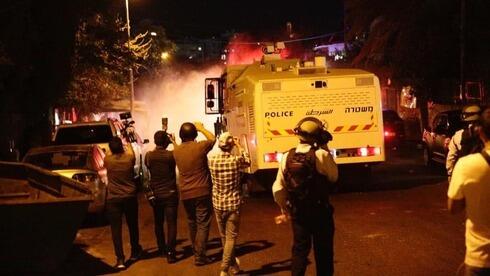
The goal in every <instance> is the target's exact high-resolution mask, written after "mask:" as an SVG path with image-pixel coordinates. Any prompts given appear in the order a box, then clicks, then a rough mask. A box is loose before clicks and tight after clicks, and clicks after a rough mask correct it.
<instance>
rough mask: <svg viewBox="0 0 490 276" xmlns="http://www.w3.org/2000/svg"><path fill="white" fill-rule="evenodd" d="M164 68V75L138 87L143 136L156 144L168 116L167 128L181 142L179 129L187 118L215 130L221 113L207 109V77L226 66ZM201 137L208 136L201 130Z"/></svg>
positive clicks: (138, 124)
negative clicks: (209, 113)
mask: <svg viewBox="0 0 490 276" xmlns="http://www.w3.org/2000/svg"><path fill="white" fill-rule="evenodd" d="M162 70H163V71H162V76H163V77H162V78H161V79H158V80H157V81H155V82H153V83H145V84H142V85H141V86H140V87H139V88H138V89H139V90H138V94H139V95H140V98H141V100H142V101H143V103H144V107H143V110H142V111H140V112H136V113H135V117H136V122H137V126H136V127H137V128H138V130H139V131H140V132H141V135H142V136H143V138H147V139H149V140H150V142H151V144H153V134H154V133H155V132H156V131H157V130H161V129H162V118H168V130H167V132H169V133H174V134H175V136H176V140H177V143H180V142H181V140H180V138H179V135H178V132H179V129H180V126H181V125H182V123H184V122H196V121H198V122H202V123H203V124H204V126H205V128H206V129H208V130H209V131H211V132H213V133H214V122H215V121H216V119H217V117H218V115H206V114H205V113H204V110H205V108H204V107H205V105H204V104H205V101H204V80H205V78H207V77H219V76H220V75H221V73H222V70H223V68H222V67H221V66H213V67H208V68H205V69H202V70H196V69H188V68H185V67H183V66H177V65H174V66H172V67H167V68H165V69H162ZM201 139H205V137H204V136H203V135H202V134H201V133H199V136H198V138H197V140H201Z"/></svg>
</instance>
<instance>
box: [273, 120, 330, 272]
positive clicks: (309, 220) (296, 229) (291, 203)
mask: <svg viewBox="0 0 490 276" xmlns="http://www.w3.org/2000/svg"><path fill="white" fill-rule="evenodd" d="M295 132H296V134H297V136H298V138H299V140H300V141H299V144H298V145H297V146H296V148H293V149H291V150H290V151H289V152H287V153H286V154H284V156H283V158H282V160H281V163H280V164H279V169H278V172H277V177H276V180H275V182H274V184H273V187H272V192H273V195H274V199H275V201H276V203H277V204H278V205H279V207H281V211H282V213H283V215H281V216H279V217H277V218H276V223H281V222H283V221H287V220H288V218H291V224H292V229H293V239H294V240H293V247H292V263H291V274H292V275H304V274H305V271H306V266H307V264H308V262H307V258H308V254H309V252H310V249H311V244H312V241H313V248H314V253H315V263H316V273H317V275H322V276H324V275H333V270H334V269H333V235H334V220H333V207H332V205H330V202H329V198H328V195H329V191H330V190H331V187H332V185H333V183H335V182H336V181H337V178H338V169H337V164H336V163H335V161H334V160H333V157H332V155H331V154H330V152H329V149H328V146H327V143H328V141H330V140H331V139H332V136H331V135H330V133H328V131H327V130H326V129H325V127H324V125H323V123H322V122H321V121H320V120H318V119H316V118H314V117H306V118H304V119H302V120H301V121H300V122H299V123H298V125H297V126H296V128H295ZM293 162H294V163H293ZM300 163H304V164H303V166H304V168H306V169H304V168H301V169H297V170H295V167H294V166H301V164H300ZM295 164H296V165H295ZM298 164H300V165H298ZM308 169H309V170H310V173H309V174H308V173H307V174H306V175H305V174H304V173H301V170H306V171H308ZM295 174H296V175H295ZM298 176H299V179H298ZM302 181H303V182H302ZM295 183H296V184H295ZM298 183H299V184H298ZM295 185H296V186H301V185H302V186H303V187H304V188H298V189H295V188H294V187H295Z"/></svg>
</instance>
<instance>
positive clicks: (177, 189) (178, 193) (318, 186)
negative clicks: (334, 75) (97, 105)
mask: <svg viewBox="0 0 490 276" xmlns="http://www.w3.org/2000/svg"><path fill="white" fill-rule="evenodd" d="M296 131H297V135H298V137H299V138H300V140H299V141H300V143H299V144H298V146H297V147H296V148H294V149H292V150H291V152H289V156H290V157H289V158H288V157H286V158H284V159H283V160H284V162H282V163H281V165H280V169H279V171H278V174H277V179H276V181H275V183H274V188H273V194H274V198H275V200H276V202H277V203H278V205H279V206H280V208H281V211H282V215H281V216H279V217H278V218H277V219H278V220H279V221H278V222H277V223H281V222H284V221H291V224H292V225H293V235H294V240H293V249H292V255H293V257H292V260H293V261H292V274H293V275H304V273H305V270H306V265H307V260H306V258H307V256H308V253H309V251H310V247H311V243H312V242H313V246H314V253H315V258H316V264H317V271H318V272H317V274H318V275H332V274H333V233H334V225H333V208H332V206H331V205H330V203H329V201H328V193H329V190H330V186H331V184H333V183H334V182H336V180H337V176H338V171H337V165H336V164H335V162H334V160H333V157H332V156H331V155H330V152H329V150H328V147H327V143H328V141H329V140H331V135H330V134H329V133H328V132H327V131H326V129H325V128H324V126H323V123H322V122H320V121H319V120H317V119H315V118H312V117H309V118H306V119H304V120H302V121H300V123H298V125H297V127H296ZM199 132H200V133H202V134H203V135H204V137H205V138H206V139H205V140H202V141H196V138H197V136H198V133H199ZM179 136H180V139H181V141H182V142H181V143H180V144H178V143H177V142H176V141H175V137H174V136H173V135H172V134H169V133H167V132H166V131H163V130H160V131H157V132H156V133H155V134H154V143H155V145H156V147H155V149H154V150H152V151H149V152H148V153H147V154H146V155H145V161H144V162H145V165H146V167H147V168H148V170H149V175H150V178H149V184H148V186H149V188H150V189H151V191H152V197H154V199H152V201H151V202H150V203H151V205H152V208H153V214H154V228H155V237H156V241H157V245H158V252H159V253H160V254H161V255H163V256H165V257H166V258H167V262H168V263H174V262H176V261H177V260H178V259H177V256H176V255H177V254H176V237H177V211H178V206H179V203H180V202H182V204H183V205H184V210H185V212H186V215H187V222H188V230H189V238H190V241H191V246H192V250H193V253H194V264H195V265H196V266H202V265H206V264H209V263H211V262H213V261H214V260H213V259H211V258H210V257H208V256H207V255H206V244H207V241H208V236H209V228H210V223H211V219H212V215H213V213H214V216H215V219H216V222H217V226H218V231H219V234H220V237H221V242H222V247H223V255H222V260H221V267H220V271H219V274H220V275H221V276H224V275H235V274H236V273H238V272H239V271H240V267H239V265H240V261H239V259H238V258H237V257H236V254H235V245H236V240H237V237H238V233H239V226H240V210H241V206H242V204H243V202H244V200H243V198H244V195H243V191H242V180H243V170H244V169H246V168H247V167H248V166H250V157H249V156H248V154H247V152H246V151H245V150H244V149H243V148H242V146H241V145H240V142H239V141H238V139H237V138H236V137H234V136H233V135H232V134H231V133H229V132H225V133H222V134H221V135H220V136H219V138H218V148H219V149H220V152H219V153H217V154H214V155H212V156H210V157H209V158H208V153H209V152H210V151H211V149H212V148H213V146H214V144H215V143H216V138H215V136H214V134H213V133H211V132H210V131H209V130H207V129H206V128H204V126H203V124H202V123H200V122H195V123H189V122H186V123H183V124H182V125H181V127H180V131H179ZM170 144H173V151H170V150H168V149H167V148H168V146H169V145H170ZM109 147H110V150H111V153H112V154H110V155H107V156H106V158H105V160H104V162H105V166H106V168H107V175H108V199H107V217H108V219H109V222H110V225H111V233H112V239H113V244H114V251H115V255H116V264H115V268H117V269H120V270H123V269H125V268H126V267H127V265H128V264H129V263H131V262H135V261H137V260H138V259H139V258H140V257H141V256H142V254H143V252H144V251H143V249H142V247H141V245H140V244H139V233H138V201H137V192H138V188H137V186H138V185H137V184H136V181H135V177H134V172H133V166H134V162H135V157H134V154H133V153H132V150H131V147H127V149H126V150H125V149H124V146H123V142H122V141H121V139H120V138H118V137H115V138H114V139H113V140H112V141H111V142H110V143H109ZM306 156H307V157H308V158H306V159H305V158H304V157H306ZM176 169H177V170H176ZM176 171H178V177H177V174H176ZM303 178H304V180H305V181H300V179H303ZM295 180H296V182H295ZM298 181H299V182H298ZM293 182H294V184H291V183H293ZM300 182H301V183H300ZM300 191H301V192H300ZM307 214H308V215H307ZM123 215H124V216H125V217H126V223H127V227H128V230H129V237H130V244H131V256H130V258H129V259H125V256H124V250H123V246H122V244H123V242H122V234H121V232H122V216H123ZM323 217H326V218H328V220H323V219H322V218H323ZM165 222H166V231H165V230H164V224H165Z"/></svg>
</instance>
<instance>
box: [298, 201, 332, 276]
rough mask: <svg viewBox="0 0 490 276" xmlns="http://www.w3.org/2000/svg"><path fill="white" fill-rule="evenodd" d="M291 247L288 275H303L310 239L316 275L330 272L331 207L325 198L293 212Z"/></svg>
mask: <svg viewBox="0 0 490 276" xmlns="http://www.w3.org/2000/svg"><path fill="white" fill-rule="evenodd" d="M291 221H292V227H293V238H294V241H293V249H292V255H293V257H292V263H291V275H294V276H299V275H305V271H306V265H307V258H308V254H309V252H310V249H311V243H312V240H313V251H314V253H315V264H316V275H318V276H328V275H333V271H334V268H333V236H334V221H333V207H332V206H331V205H330V204H328V203H327V202H323V203H313V204H307V205H306V206H304V207H303V208H297V209H296V210H294V211H293V214H292V220H291Z"/></svg>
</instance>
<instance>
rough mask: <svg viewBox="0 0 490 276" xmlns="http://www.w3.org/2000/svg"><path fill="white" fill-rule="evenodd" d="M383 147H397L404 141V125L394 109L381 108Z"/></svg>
mask: <svg viewBox="0 0 490 276" xmlns="http://www.w3.org/2000/svg"><path fill="white" fill-rule="evenodd" d="M383 129H384V137H385V148H392V149H393V148H397V147H399V146H400V145H401V144H402V143H403V142H404V141H405V125H404V122H403V119H402V118H400V116H398V113H397V112H396V111H395V110H391V109H385V110H383Z"/></svg>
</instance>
